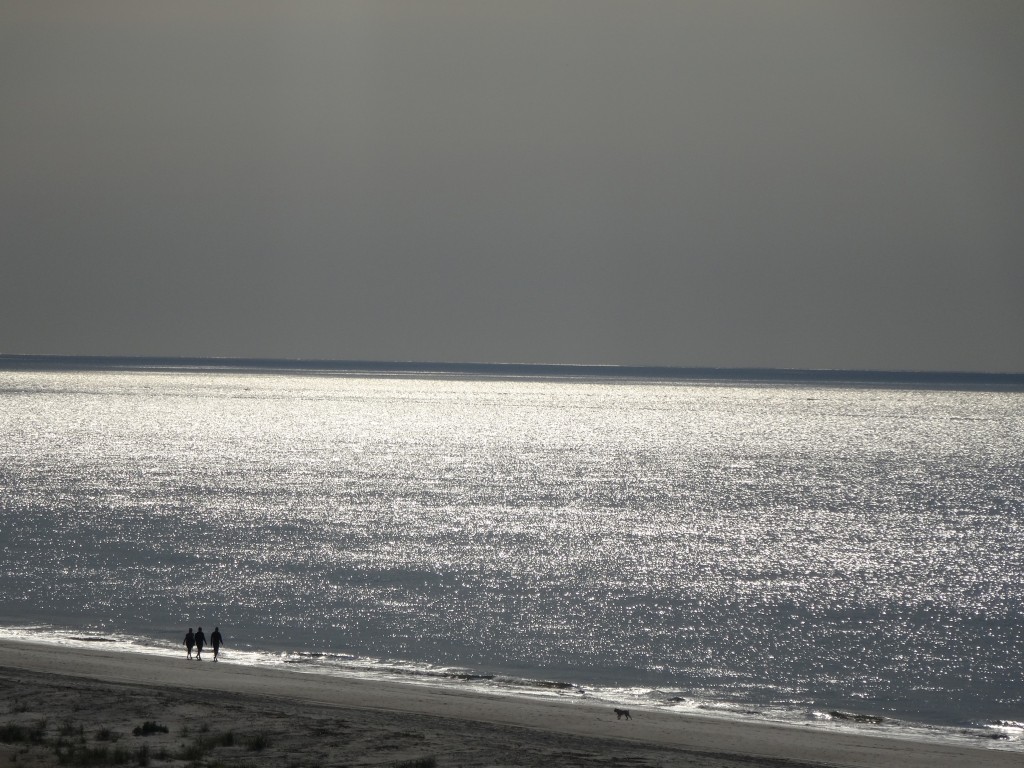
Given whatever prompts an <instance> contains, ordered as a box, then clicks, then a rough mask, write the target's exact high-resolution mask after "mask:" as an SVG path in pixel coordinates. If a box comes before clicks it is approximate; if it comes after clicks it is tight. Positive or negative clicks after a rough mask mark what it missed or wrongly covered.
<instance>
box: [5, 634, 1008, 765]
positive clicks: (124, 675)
mask: <svg viewBox="0 0 1024 768" xmlns="http://www.w3.org/2000/svg"><path fill="white" fill-rule="evenodd" d="M98 646H99V644H98ZM44 719H45V724H42V723H41V721H42V720H44ZM146 722H151V723H155V724H156V725H158V726H161V727H166V728H167V732H166V733H164V732H163V731H162V730H158V732H157V733H153V734H150V735H143V734H142V733H139V734H138V735H135V734H133V731H134V730H135V729H137V728H141V727H142V726H143V725H144V723H146ZM0 737H3V738H0V766H6V765H17V766H25V765H57V764H58V762H59V759H61V757H60V756H63V760H64V762H65V764H68V763H69V762H70V763H72V764H74V761H75V760H79V762H78V763H77V764H79V765H83V764H92V765H101V764H115V763H117V762H118V761H121V762H122V764H124V765H140V764H143V761H146V764H148V765H151V766H163V765H168V766H170V765H178V766H186V765H207V766H216V765H225V766H230V765H239V766H296V767H298V766H342V765H346V766H370V765H382V766H401V765H408V766H419V767H420V768H423V767H425V766H431V765H436V766H552V765H569V766H613V765H629V766H639V767H641V768H642V767H645V766H692V767H694V768H740V767H741V766H742V767H744V768H750V766H772V767H773V768H787V767H788V768H799V767H804V768H809V767H810V766H849V767H851V768H852V767H856V768H947V767H948V768H953V767H954V766H956V767H957V768H961V767H963V766H977V767H978V768H988V767H989V766H991V767H992V768H996V767H1001V766H1021V765H1022V764H1024V756H1022V755H1021V754H1019V753H1014V752H1007V751H1001V750H998V749H992V748H986V745H985V744H980V745H979V746H978V748H976V749H975V748H965V747H957V746H947V745H943V744H934V743H922V742H917V741H909V740H902V739H894V738H886V737H884V736H878V737H875V736H871V735H864V734H861V733H849V732H845V731H841V730H835V731H832V730H825V729H820V728H810V727H805V726H783V725H774V724H767V723H737V722H735V721H730V720H719V719H713V718H705V717H688V716H684V715H679V714H675V713H666V712H648V711H634V712H633V719H632V720H618V719H616V717H615V714H614V713H613V712H612V709H611V707H609V706H605V705H595V704H593V703H588V702H582V701H567V700H555V699H551V700H537V699H527V698H519V697H509V696H493V695H487V694H481V693H475V692H469V691H459V690H453V689H450V688H440V687H430V686H425V685H419V684H411V683H410V684H405V683H390V682H388V683H382V682H375V681H369V680H363V679H349V678H338V677H328V676H324V675H313V674H303V673H301V672H295V671H292V670H284V669H267V668H256V667H248V666H241V665H234V664H232V663H231V662H230V656H229V655H228V656H227V657H226V658H225V659H224V660H223V661H221V662H220V663H216V664H215V663H213V662H211V661H208V660H205V659H204V661H202V662H196V661H187V660H186V659H185V658H184V654H182V657H181V658H174V657H168V656H158V655H147V654H138V653H122V652H118V650H117V649H116V648H115V647H111V646H106V645H105V644H104V645H103V646H100V647H96V648H86V649H82V648H72V647H65V646H54V645H48V644H37V643H24V642H16V641H6V640H3V641H0ZM8 737H9V738H8ZM90 755H92V756H93V757H95V760H96V762H91V763H89V762H86V761H87V760H89V759H92V758H90V757H89V756H90Z"/></svg>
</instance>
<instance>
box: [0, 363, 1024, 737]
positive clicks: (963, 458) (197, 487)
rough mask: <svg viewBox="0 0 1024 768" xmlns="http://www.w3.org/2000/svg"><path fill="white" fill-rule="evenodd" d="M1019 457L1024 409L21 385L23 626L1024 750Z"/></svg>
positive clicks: (8, 617)
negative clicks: (209, 641) (964, 738)
mask: <svg viewBox="0 0 1024 768" xmlns="http://www.w3.org/2000/svg"><path fill="white" fill-rule="evenodd" d="M1022 425H1024V395H1021V394H1020V393H986V392H957V391H948V390H926V391H915V390H910V389H884V388H871V387H860V388H855V387H850V388H843V387H836V386H821V387H815V386H810V385H800V386H785V385H778V384H776V385H771V386H757V385H753V384H745V385H742V386H730V385H728V384H720V385H694V384H680V383H657V382H640V383H630V382H622V381H619V382H610V381H598V380H593V379H586V380H576V381H558V380H512V381H509V380H493V379H490V380H489V379H459V378H451V377H449V378H444V377H425V378H403V377H378V378H370V377H357V376H316V375H283V374H266V375H262V374H255V373H234V374H232V373H224V372H217V373H209V372H202V371H192V372H106V373H103V372H101V373H95V372H92V373H86V372H60V373H43V372H10V371H8V372H3V371H0V513H2V516H0V558H2V559H0V563H2V571H0V625H3V626H4V627H6V628H7V630H6V631H7V632H8V633H15V634H32V635H34V636H37V637H41V638H44V639H45V638H47V637H48V638H50V639H53V638H57V637H65V638H66V637H67V636H68V633H69V632H70V633H71V634H75V633H78V635H82V634H83V633H84V634H85V635H86V636H94V635H109V636H113V637H117V638H121V639H131V640H132V642H133V643H135V644H136V645H140V646H145V647H155V648H164V649H170V648H171V647H172V646H173V645H176V644H178V643H180V637H181V636H182V635H183V634H184V630H185V628H186V627H188V626H196V625H202V626H204V628H205V629H206V631H207V634H209V632H210V630H212V628H213V626H214V625H215V624H216V625H219V626H220V627H221V630H222V631H223V632H224V634H225V636H226V638H227V642H228V644H229V649H230V652H231V653H233V654H235V656H234V658H235V659H237V660H239V661H243V660H245V661H248V662H250V663H273V662H274V660H276V661H277V662H281V661H289V662H300V666H303V665H304V664H305V665H307V666H309V667H315V668H316V669H318V670H319V671H326V670H329V669H331V668H337V669H341V670H344V671H345V672H346V673H348V674H397V673H399V672H402V673H405V674H407V675H413V676H423V677H426V678H431V679H439V680H449V681H451V684H462V683H466V684H474V685H487V686H492V687H493V688H494V689H496V690H520V689H522V688H525V689H530V688H531V687H532V688H533V689H535V690H537V691H545V690H549V691H552V694H551V695H562V696H570V697H573V696H575V697H592V696H596V697H599V698H607V699H609V700H621V701H629V702H632V703H633V705H634V706H660V707H668V708H678V709H684V710H687V711H693V710H697V709H710V710H711V711H716V712H740V713H746V714H747V715H748V716H758V717H776V718H783V719H795V720H798V721H799V720H806V721H809V722H828V721H829V717H828V715H827V713H828V712H829V711H831V710H841V711H843V712H848V713H863V714H871V715H879V716H884V717H885V718H886V720H887V722H896V723H897V724H900V727H902V726H907V727H911V726H910V725H909V724H912V723H924V724H932V725H935V726H942V727H943V729H944V730H942V729H939V730H941V732H942V733H947V734H950V733H957V732H960V731H962V730H963V729H971V730H968V731H966V733H967V734H968V735H969V736H970V737H972V738H977V737H978V735H979V734H988V735H991V734H993V733H1001V734H1005V735H1007V736H1009V737H1010V738H1009V741H1005V742H999V743H998V746H1001V747H1006V748H1015V747H1018V746H1019V745H1021V744H1022V743H1024V742H1022V741H1021V729H1020V727H1019V724H1020V722H1021V721H1024V704H1022V696H1024V616H1022V604H1024V429H1022V428H1021V427H1022ZM175 652H177V651H175ZM319 654H325V655H322V656H321V655H319ZM332 665H333V666H332ZM492 676H493V677H492ZM467 680H469V682H467ZM538 681H548V682H552V681H554V682H560V683H566V684H572V687H552V686H543V685H541V684H540V683H539V682H538ZM673 699H682V701H673ZM998 722H1002V723H1003V725H1001V726H993V724H994V723H998ZM1015 725H1016V726H1017V727H1015ZM883 727H884V726H883ZM992 743H993V745H996V742H992Z"/></svg>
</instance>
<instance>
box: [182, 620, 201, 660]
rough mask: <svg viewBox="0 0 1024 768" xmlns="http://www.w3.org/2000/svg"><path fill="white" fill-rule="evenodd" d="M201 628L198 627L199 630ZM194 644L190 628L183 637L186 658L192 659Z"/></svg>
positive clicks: (194, 637)
mask: <svg viewBox="0 0 1024 768" xmlns="http://www.w3.org/2000/svg"><path fill="white" fill-rule="evenodd" d="M201 629H202V627H200V630H201ZM195 644H196V636H195V635H193V634H192V627H189V628H188V633H187V634H186V635H185V647H186V648H188V658H190V659H191V658H192V646H194V645H195Z"/></svg>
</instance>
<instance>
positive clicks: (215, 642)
mask: <svg viewBox="0 0 1024 768" xmlns="http://www.w3.org/2000/svg"><path fill="white" fill-rule="evenodd" d="M223 642H224V638H223V637H221V634H220V627H214V628H213V634H211V635H210V645H212V646H213V660H214V661H216V660H217V655H218V654H219V653H220V645H221V643H223Z"/></svg>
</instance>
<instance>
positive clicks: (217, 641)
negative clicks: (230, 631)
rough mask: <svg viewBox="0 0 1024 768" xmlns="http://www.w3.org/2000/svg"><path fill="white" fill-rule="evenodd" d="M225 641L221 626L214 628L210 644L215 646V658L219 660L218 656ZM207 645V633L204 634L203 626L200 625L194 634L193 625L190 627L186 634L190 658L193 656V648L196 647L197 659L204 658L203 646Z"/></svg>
mask: <svg viewBox="0 0 1024 768" xmlns="http://www.w3.org/2000/svg"><path fill="white" fill-rule="evenodd" d="M223 642H224V638H223V637H221V634H220V627H214V628H213V634H211V635H210V645H212V646H213V660H214V661H216V660H217V656H218V655H219V654H220V646H221V644H222V643H223ZM204 645H206V635H204V634H203V628H202V627H200V628H199V630H198V631H197V632H195V633H194V634H193V632H192V627H189V628H188V633H187V634H186V635H185V648H187V649H188V658H190V659H191V658H192V649H193V648H195V649H196V660H197V661H202V660H203V646H204Z"/></svg>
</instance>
